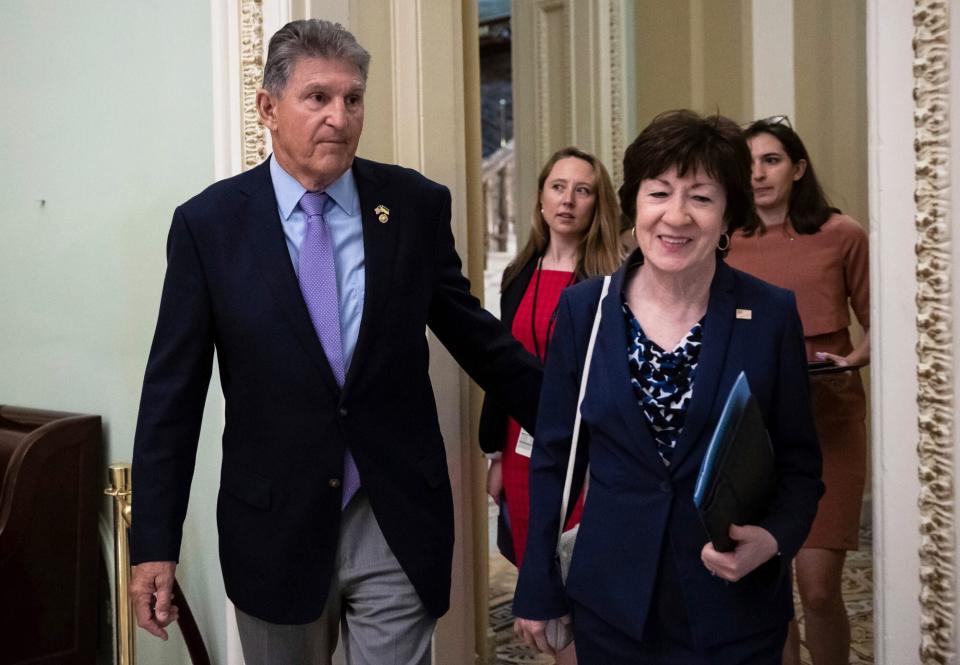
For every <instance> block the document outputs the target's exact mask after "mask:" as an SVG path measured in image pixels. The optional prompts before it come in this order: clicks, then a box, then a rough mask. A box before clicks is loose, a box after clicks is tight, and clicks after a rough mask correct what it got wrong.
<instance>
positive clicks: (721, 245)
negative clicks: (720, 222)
mask: <svg viewBox="0 0 960 665" xmlns="http://www.w3.org/2000/svg"><path fill="white" fill-rule="evenodd" d="M724 240H726V242H724ZM728 249H730V234H729V233H727V232H726V231H724V232H723V233H721V234H720V242H718V243H717V251H720V252H725V251H727V250H728Z"/></svg>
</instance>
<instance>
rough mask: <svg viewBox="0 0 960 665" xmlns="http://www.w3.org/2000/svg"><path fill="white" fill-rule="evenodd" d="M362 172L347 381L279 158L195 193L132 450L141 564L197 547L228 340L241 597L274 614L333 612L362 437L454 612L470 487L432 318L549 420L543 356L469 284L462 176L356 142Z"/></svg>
mask: <svg viewBox="0 0 960 665" xmlns="http://www.w3.org/2000/svg"><path fill="white" fill-rule="evenodd" d="M353 170H354V176H355V178H356V184H357V190H358V192H359V196H360V206H361V210H362V218H363V221H362V223H363V243H364V252H365V266H366V285H365V289H366V295H365V303H364V310H363V316H362V319H361V324H360V332H359V336H358V340H357V346H356V350H355V352H354V355H353V360H352V362H351V365H350V368H349V371H348V373H347V376H346V381H345V384H344V386H343V388H342V390H341V389H340V388H339V387H338V385H337V383H336V380H335V379H334V376H333V373H332V371H331V369H330V366H329V364H328V363H327V359H326V356H325V355H324V352H323V348H322V346H321V344H320V341H319V339H318V337H317V334H316V332H315V330H314V328H313V325H312V323H311V321H310V317H309V314H308V312H307V308H306V305H305V304H304V302H303V298H302V296H301V294H300V288H299V284H298V282H297V278H296V275H295V273H294V270H293V266H292V264H291V261H290V256H289V254H288V253H287V248H286V244H285V240H284V235H283V231H282V229H281V223H280V219H279V214H278V212H277V202H276V197H275V195H274V190H273V185H272V182H271V179H270V172H269V168H268V165H267V164H266V163H264V164H261V165H260V166H258V167H256V168H254V169H252V170H251V171H248V172H246V173H243V174H241V175H238V176H236V177H233V178H230V179H227V180H224V181H221V182H218V183H216V184H214V185H213V186H211V187H209V188H208V189H207V190H205V191H204V192H203V193H201V194H200V195H198V196H196V197H195V198H193V199H191V200H190V201H188V202H187V203H185V204H183V205H182V206H180V207H178V208H177V210H176V212H175V213H174V216H173V224H172V226H171V229H170V235H169V240H168V247H167V261H168V266H167V273H166V278H165V280H164V286H163V294H162V298H161V303H160V313H159V317H158V321H157V329H156V333H155V336H154V341H153V346H152V348H151V351H150V358H149V361H148V364H147V370H146V376H145V379H144V385H143V395H142V401H141V405H140V414H139V419H138V423H137V433H136V441H135V447H134V458H133V482H134V483H135V487H136V491H135V492H134V496H133V521H132V529H131V549H132V557H133V562H134V563H139V562H143V561H164V560H178V558H179V552H180V540H181V532H182V523H183V519H184V516H185V514H186V510H187V499H188V497H189V492H190V482H191V477H192V474H193V466H194V459H195V455H196V447H197V438H198V433H199V429H200V421H201V417H202V411H203V405H204V399H205V396H206V393H207V387H208V383H209V377H210V372H211V368H212V359H213V353H214V349H216V354H217V361H218V366H219V370H220V382H221V386H222V388H223V393H224V396H225V399H226V426H225V430H224V432H223V464H222V469H221V480H220V492H219V497H218V502H217V521H218V527H219V540H220V560H221V564H222V568H223V575H224V582H225V586H226V590H227V594H228V595H229V596H230V598H231V599H232V600H233V602H234V603H235V604H236V605H237V606H238V607H239V608H240V609H242V610H243V611H244V612H247V613H248V614H251V615H253V616H256V617H259V618H262V619H265V620H267V621H270V622H273V623H282V624H296V623H306V622H309V621H313V620H315V619H317V618H318V617H319V616H320V614H321V613H322V611H323V606H324V602H325V599H326V595H327V591H328V587H329V582H330V578H331V575H332V572H333V566H334V556H335V554H336V550H337V539H338V532H339V527H340V512H341V511H340V501H341V488H340V480H341V476H342V469H343V457H344V451H345V449H346V448H348V447H349V449H350V450H351V452H352V454H353V457H354V459H355V460H356V464H357V468H358V469H359V471H360V477H361V481H362V483H363V487H364V491H365V492H366V494H367V496H368V497H369V500H370V504H371V506H372V508H373V511H374V514H375V515H376V517H377V520H378V523H379V525H380V527H381V529H382V531H383V533H384V536H385V537H386V539H387V542H388V543H389V545H390V548H391V550H392V551H393V553H394V554H395V555H396V557H397V559H398V560H399V562H400V565H401V566H402V567H403V569H404V571H405V572H406V573H407V575H408V576H409V578H410V580H411V582H412V583H413V585H414V587H415V588H416V590H417V592H418V593H419V595H420V597H421V598H422V600H423V602H424V604H425V605H426V607H427V609H428V611H429V612H431V613H432V614H434V615H437V616H439V615H440V614H442V613H443V612H445V611H446V609H447V607H448V605H449V589H450V566H451V558H452V548H453V504H452V496H451V490H450V482H449V477H448V474H447V463H446V455H445V452H444V445H443V441H442V439H441V435H440V427H439V424H438V420H437V411H436V404H435V402H434V393H433V389H432V387H431V384H430V379H429V376H428V368H429V357H428V345H427V339H426V336H425V330H426V327H427V326H428V325H429V326H430V329H431V330H432V331H433V332H434V334H435V335H436V336H437V337H438V338H439V339H440V341H441V342H442V343H443V344H444V345H445V346H446V348H447V349H448V350H449V351H450V352H451V353H452V355H453V356H454V358H455V359H456V360H457V361H458V362H459V363H460V365H461V366H462V367H463V368H464V369H465V370H466V371H467V372H468V373H469V374H470V375H471V376H472V377H473V378H474V379H475V380H476V381H477V382H478V383H480V385H481V386H482V387H483V388H484V389H485V390H488V391H490V392H492V393H494V394H497V395H498V396H500V397H501V400H502V401H503V402H504V403H506V404H511V405H513V408H514V410H515V415H516V417H517V418H518V419H519V420H520V421H521V422H524V423H526V426H532V425H533V424H534V421H535V412H536V396H537V394H538V391H539V388H540V380H541V370H540V368H539V366H538V363H537V361H536V359H534V358H533V356H531V355H530V354H528V353H526V351H524V350H523V348H522V347H521V346H520V345H519V344H518V343H517V342H516V341H515V340H514V339H513V337H512V336H511V335H510V333H509V331H508V330H506V329H505V328H504V327H503V326H502V325H501V324H500V323H499V322H498V321H497V320H496V319H495V318H494V317H493V316H492V315H490V314H489V313H487V312H486V311H485V310H483V309H482V308H481V307H480V304H479V302H478V301H477V299H476V298H474V297H473V296H472V295H471V294H470V292H469V284H468V282H467V280H466V279H465V278H464V277H463V275H462V273H461V264H460V259H459V257H458V256H457V253H456V250H455V248H454V240H453V235H452V233H451V228H450V193H449V191H448V190H447V189H446V188H445V187H443V186H441V185H438V184H436V183H434V182H431V181H429V180H427V179H426V178H424V177H423V176H422V175H420V174H419V173H417V172H415V171H412V170H409V169H404V168H400V167H397V166H390V165H385V164H377V163H374V162H370V161H366V160H362V159H356V160H355V161H354V165H353ZM378 205H384V206H386V207H387V208H388V209H389V210H390V215H389V221H388V222H386V223H380V222H379V221H378V219H377V214H376V213H375V212H374V208H376V207H377V206H378Z"/></svg>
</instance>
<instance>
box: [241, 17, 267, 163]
mask: <svg viewBox="0 0 960 665" xmlns="http://www.w3.org/2000/svg"><path fill="white" fill-rule="evenodd" d="M239 1H240V107H241V114H242V119H241V131H242V132H243V142H242V164H243V170H244V171H246V170H247V169H250V168H253V167H254V166H256V165H257V164H259V163H260V162H262V161H263V160H264V159H266V157H267V142H266V134H265V132H264V129H263V125H261V124H260V119H259V117H258V116H257V90H258V89H259V88H260V82H261V79H262V77H263V52H264V50H263V0H239Z"/></svg>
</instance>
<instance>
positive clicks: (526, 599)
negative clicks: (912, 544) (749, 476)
mask: <svg viewBox="0 0 960 665" xmlns="http://www.w3.org/2000/svg"><path fill="white" fill-rule="evenodd" d="M637 257H638V255H637V254H635V255H634V257H632V259H633V261H634V262H636V260H637ZM629 268H630V261H628V262H627V263H626V264H625V265H624V267H622V268H621V269H620V270H619V271H618V272H617V273H616V274H615V275H614V278H613V280H612V283H611V287H610V293H609V295H608V296H607V298H606V299H605V300H604V301H603V304H602V307H603V314H602V316H603V318H602V322H601V325H600V329H599V333H598V336H597V343H596V348H595V353H594V357H593V364H592V366H591V370H590V376H589V382H588V388H587V393H586V397H585V399H584V402H583V407H582V414H583V425H582V429H581V440H580V445H579V448H578V460H577V466H576V470H577V474H576V477H578V478H581V479H582V477H583V475H584V469H585V467H586V465H587V460H588V459H589V465H590V467H589V468H590V484H589V490H588V493H587V499H586V504H585V507H584V513H583V518H582V521H581V526H580V533H579V536H578V538H577V543H576V546H575V549H574V554H573V561H572V564H571V569H570V574H569V578H568V580H567V587H566V594H567V595H569V597H570V598H572V599H574V600H575V601H577V602H578V603H581V604H583V605H585V606H587V607H588V608H589V609H590V610H591V611H592V612H594V613H596V614H597V615H599V616H600V617H602V618H604V619H605V620H606V621H607V622H608V623H610V624H612V625H613V626H615V627H617V628H619V629H620V630H622V631H623V632H624V633H626V634H628V635H630V636H632V637H634V638H635V639H637V640H640V639H642V637H643V630H644V626H645V624H646V621H647V618H648V612H649V610H650V608H651V599H652V595H653V591H654V586H655V584H656V580H657V574H658V572H657V571H658V564H659V561H660V557H661V552H664V551H667V552H670V551H672V553H673V557H674V562H675V565H676V569H677V576H678V579H679V580H680V581H681V584H680V588H679V589H677V590H676V592H677V593H678V594H681V597H682V599H683V602H684V606H685V607H686V611H687V615H688V618H689V621H690V626H691V630H692V634H693V638H694V641H695V642H696V643H697V645H698V646H700V647H705V646H711V645H714V644H718V643H722V642H726V641H731V640H735V639H738V638H740V637H743V636H746V635H749V634H751V633H756V632H759V631H762V630H766V629H771V628H774V627H782V626H783V625H784V623H785V622H786V621H787V620H788V619H789V618H790V617H791V616H792V613H793V599H792V596H791V579H790V576H789V574H788V572H789V565H787V564H788V563H789V560H790V559H791V558H792V557H793V556H794V555H795V554H796V552H797V551H798V550H799V548H800V546H801V545H802V544H803V541H804V539H805V537H806V535H807V532H808V531H809V529H810V525H811V523H812V522H813V518H814V515H815V514H816V509H817V502H818V500H819V498H820V495H821V494H822V492H823V485H822V483H821V481H820V452H819V448H818V446H817V439H816V434H815V431H814V426H813V420H812V418H811V414H810V403H809V396H808V379H807V372H806V357H805V353H804V345H803V334H802V331H801V326H800V318H799V316H798V314H797V311H796V304H795V300H794V297H793V294H792V293H790V292H789V291H785V290H782V289H779V288H777V287H774V286H771V285H769V284H767V283H765V282H762V281H760V280H758V279H756V278H753V277H751V276H749V275H747V274H745V273H742V272H739V271H736V270H734V269H732V268H730V267H728V266H727V265H726V264H724V263H723V262H722V261H718V262H717V270H716V273H715V276H714V279H713V282H712V284H711V287H710V300H709V305H708V307H707V314H706V320H705V323H704V327H703V345H702V347H701V353H700V360H699V364H698V367H697V374H696V378H695V382H694V387H693V397H692V400H691V402H690V405H689V410H688V412H687V418H686V422H685V426H684V428H683V431H682V433H681V436H680V439H679V441H678V442H677V446H676V449H675V450H674V453H673V460H672V464H671V466H670V468H669V469H667V468H666V467H665V466H664V465H663V463H662V462H661V460H660V457H659V455H658V454H657V448H656V443H655V442H654V440H653V437H652V435H651V433H650V429H649V427H648V425H647V422H646V419H645V417H644V415H643V412H642V409H641V407H640V406H639V404H638V402H637V398H636V396H635V394H634V391H633V388H632V386H631V384H630V370H629V366H628V363H627V332H626V323H625V320H624V316H623V313H622V310H621V304H622V298H621V292H622V289H623V284H624V278H625V275H626V273H627V271H628V270H629ZM600 287H601V281H600V280H598V279H593V280H590V281H588V282H584V283H582V284H580V285H577V286H573V287H570V288H569V289H567V290H566V291H565V292H564V294H563V296H562V297H561V300H560V306H559V314H558V320H557V324H556V330H555V333H554V341H553V344H552V345H551V347H550V354H549V357H548V358H547V363H546V368H545V373H544V383H543V390H542V393H541V399H540V413H539V417H538V420H537V434H536V437H535V439H534V451H533V458H532V460H531V477H530V485H531V491H530V496H531V516H530V530H529V536H528V542H527V550H526V554H525V559H524V563H523V568H522V570H521V571H520V579H519V582H518V585H517V594H516V599H515V601H514V614H515V615H516V616H520V617H524V618H530V619H548V618H553V617H558V616H561V615H563V614H565V613H566V612H567V611H568V606H567V601H566V598H565V594H564V588H563V585H562V583H561V580H560V577H559V571H558V570H557V567H556V565H555V563H554V560H555V555H554V550H555V547H556V542H557V529H558V520H559V515H558V513H559V506H560V498H561V493H562V490H563V479H564V474H565V471H566V464H567V460H568V459H569V451H570V438H571V432H572V429H573V419H574V413H575V410H576V401H577V394H578V391H579V384H580V375H581V372H582V368H583V364H584V356H585V353H586V347H587V342H588V340H589V336H590V328H591V326H592V323H593V317H594V313H595V312H596V307H597V301H598V299H599V294H600ZM738 312H739V314H738ZM747 312H749V315H748V314H747ZM741 370H742V371H745V372H746V374H747V378H748V379H749V382H750V387H751V389H752V391H753V393H754V394H755V395H756V397H757V400H758V402H759V405H760V410H761V411H762V413H763V417H764V420H765V422H766V424H767V428H768V430H769V432H770V437H771V439H772V442H773V448H774V452H775V455H776V468H777V493H776V496H775V498H774V499H773V501H772V502H771V504H770V507H769V510H768V512H767V514H766V516H765V517H764V518H763V519H762V520H761V521H760V523H759V525H760V526H762V527H764V528H765V529H767V530H768V531H769V532H770V533H771V534H773V536H774V537H775V538H776V539H777V543H778V545H779V547H780V554H781V556H780V557H775V558H774V559H773V560H771V561H770V562H768V563H767V564H765V565H763V566H761V567H760V568H758V569H757V570H755V571H754V572H752V573H751V574H749V575H747V576H746V577H745V578H743V579H742V580H740V581H739V582H736V583H728V582H726V581H724V580H722V579H720V578H718V577H713V576H711V575H710V573H709V572H708V571H707V569H706V568H705V567H704V565H703V563H702V562H701V560H700V551H701V549H702V548H703V546H704V544H705V543H706V542H707V535H706V532H705V531H704V529H703V526H702V525H701V523H700V521H699V518H698V516H697V513H696V509H695V507H694V505H693V488H694V484H695V482H696V478H697V473H698V471H699V468H700V463H701V460H702V459H703V455H704V452H705V448H706V445H707V443H708V441H709V438H710V436H711V434H712V432H713V428H714V426H715V424H716V422H717V420H718V418H719V416H720V411H721V409H722V407H723V403H724V399H725V396H726V394H727V393H728V391H729V390H730V388H731V386H732V385H733V382H734V380H735V378H736V377H737V375H738V373H739V372H740V371H741ZM577 492H579V488H578V487H574V489H573V496H576V494H577ZM665 539H669V543H667V542H666V541H665ZM666 544H669V547H666V548H665V547H664V545H666Z"/></svg>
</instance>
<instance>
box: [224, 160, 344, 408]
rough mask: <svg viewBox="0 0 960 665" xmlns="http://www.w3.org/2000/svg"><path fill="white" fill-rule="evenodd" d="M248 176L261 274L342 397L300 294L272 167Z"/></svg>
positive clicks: (249, 224)
mask: <svg viewBox="0 0 960 665" xmlns="http://www.w3.org/2000/svg"><path fill="white" fill-rule="evenodd" d="M248 175H249V178H248V179H247V180H246V181H245V185H243V186H242V191H243V193H244V194H246V196H247V199H246V205H245V206H244V208H243V210H241V213H240V214H241V218H242V224H243V225H244V227H245V229H246V233H247V237H249V238H250V241H251V242H250V248H251V251H252V252H253V253H254V254H255V255H256V257H257V262H258V264H259V266H260V272H261V274H262V275H263V278H264V280H265V281H266V282H267V285H268V286H269V288H270V292H271V294H272V295H273V297H274V298H275V299H276V301H277V303H278V304H279V306H280V310H281V311H282V312H283V314H284V316H285V317H286V319H287V321H288V322H289V324H290V326H291V328H292V329H293V332H294V335H295V336H296V337H297V339H298V340H299V341H300V344H301V345H302V346H303V349H304V351H305V352H306V354H307V355H308V356H309V357H310V358H311V360H312V361H313V362H314V364H316V366H317V368H318V369H319V370H320V374H321V375H322V376H323V379H324V382H325V383H326V384H327V386H328V387H329V388H330V389H331V390H332V391H333V392H334V393H339V388H338V386H337V381H336V379H335V378H334V376H333V371H332V370H331V369H330V363H329V362H328V361H327V356H326V355H325V354H324V352H323V346H322V345H321V344H320V339H319V338H318V337H317V331H316V329H315V328H314V327H313V322H312V321H311V320H310V314H309V312H307V306H306V304H305V303H304V301H303V295H302V294H301V293H300V283H299V282H298V281H297V276H296V273H295V272H294V270H293V265H292V264H291V262H290V254H289V252H288V251H287V244H286V238H285V237H284V235H283V228H282V226H281V224H280V219H279V213H278V212H277V197H276V194H274V191H273V183H272V182H271V180H270V167H269V163H268V162H264V163H263V164H261V165H260V166H258V167H256V168H255V169H253V170H252V171H250V172H249V174H248Z"/></svg>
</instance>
